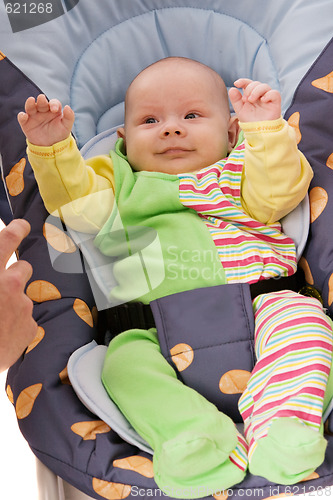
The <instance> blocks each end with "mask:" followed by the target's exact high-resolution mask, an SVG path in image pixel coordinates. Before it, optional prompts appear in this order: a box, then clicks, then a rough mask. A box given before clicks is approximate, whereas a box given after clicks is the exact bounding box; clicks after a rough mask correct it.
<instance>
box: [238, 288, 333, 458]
mask: <svg viewBox="0 0 333 500" xmlns="http://www.w3.org/2000/svg"><path fill="white" fill-rule="evenodd" d="M253 307H254V312H255V324H256V331H255V348H256V356H257V359H258V361H257V364H256V366H255V368H254V370H253V372H252V375H251V378H250V381H249V383H248V386H247V389H246V390H245V392H244V393H243V395H242V396H241V398H240V401H239V409H240V412H241V414H242V417H243V419H244V423H245V436H246V438H247V442H248V443H249V460H251V456H252V454H253V452H254V450H255V447H256V443H257V442H258V440H259V439H261V438H263V437H265V436H266V435H267V433H268V430H269V427H270V426H271V424H272V422H273V421H274V420H276V419H277V418H279V417H294V418H297V419H299V420H300V421H302V422H304V423H305V424H306V425H308V426H310V427H311V428H312V429H314V430H316V431H319V429H320V426H321V422H322V411H323V399H324V394H325V389H326V383H327V379H328V375H329V372H330V368H331V360H332V329H331V324H330V322H329V320H328V318H327V317H326V316H325V314H324V312H323V309H322V306H321V304H320V302H319V301H318V300H317V299H314V298H310V297H304V296H303V295H299V294H297V293H295V292H291V291H280V292H275V293H270V294H264V295H259V296H258V297H256V299H255V300H254V301H253Z"/></svg>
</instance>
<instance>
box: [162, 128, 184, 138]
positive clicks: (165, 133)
mask: <svg viewBox="0 0 333 500" xmlns="http://www.w3.org/2000/svg"><path fill="white" fill-rule="evenodd" d="M173 134H174V135H181V131H180V130H177V129H176V130H173V129H168V130H165V131H164V135H165V136H168V135H173Z"/></svg>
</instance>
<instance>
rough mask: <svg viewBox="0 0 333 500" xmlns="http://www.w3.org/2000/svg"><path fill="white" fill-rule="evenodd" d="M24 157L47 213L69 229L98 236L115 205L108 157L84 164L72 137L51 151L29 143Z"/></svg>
mask: <svg viewBox="0 0 333 500" xmlns="http://www.w3.org/2000/svg"><path fill="white" fill-rule="evenodd" d="M27 153H28V158H29V161H30V163H31V166H32V169H33V171H34V174H35V177H36V181H37V184H38V187H39V191H40V194H41V197H42V199H43V201H44V204H45V207H46V210H47V211H48V212H49V213H50V214H52V215H56V216H59V217H61V218H62V219H63V220H64V222H65V224H67V225H68V226H69V227H71V228H72V229H75V230H77V231H82V232H85V233H93V234H95V233H97V232H98V231H99V230H100V229H101V227H102V226H103V224H104V223H105V222H106V220H107V219H108V217H109V215H110V213H111V210H112V207H113V203H114V175H113V165H112V160H111V157H110V156H108V155H101V156H95V157H94V158H90V159H88V160H84V159H83V158H82V156H81V154H80V152H79V150H78V148H77V146H76V143H75V140H74V139H73V137H71V136H70V137H68V138H67V139H65V140H64V141H61V142H58V143H56V144H54V145H53V146H50V147H41V146H35V145H33V144H30V143H29V142H28V148H27Z"/></svg>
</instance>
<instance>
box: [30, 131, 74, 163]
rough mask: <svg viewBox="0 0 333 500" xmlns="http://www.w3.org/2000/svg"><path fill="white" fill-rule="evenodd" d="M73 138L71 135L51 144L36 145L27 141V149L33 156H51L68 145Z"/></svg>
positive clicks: (60, 151)
mask: <svg viewBox="0 0 333 500" xmlns="http://www.w3.org/2000/svg"><path fill="white" fill-rule="evenodd" d="M72 140H74V139H73V138H72V136H71V135H69V136H68V137H67V138H66V139H64V140H63V141H60V142H56V143H55V144H52V146H36V145H35V144H31V142H29V141H27V145H28V151H29V153H32V154H33V155H35V156H39V157H43V158H53V157H54V156H55V155H56V154H59V153H62V152H63V151H65V149H67V148H68V147H69V146H70V143H71V141H72Z"/></svg>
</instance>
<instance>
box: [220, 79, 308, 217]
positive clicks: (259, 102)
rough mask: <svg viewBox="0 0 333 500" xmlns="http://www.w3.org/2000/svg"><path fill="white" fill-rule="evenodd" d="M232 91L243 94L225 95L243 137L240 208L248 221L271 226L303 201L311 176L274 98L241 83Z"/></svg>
mask: <svg viewBox="0 0 333 500" xmlns="http://www.w3.org/2000/svg"><path fill="white" fill-rule="evenodd" d="M235 86H236V87H238V88H242V89H243V95H242V94H241V92H240V91H239V90H237V89H236V88H233V89H230V91H229V96H230V100H231V103H232V105H233V107H234V110H235V112H236V114H237V117H238V119H239V121H240V125H241V128H242V129H243V132H244V135H245V169H244V172H243V177H242V188H241V190H242V205H243V208H244V209H245V210H246V212H247V213H248V214H249V215H250V216H252V217H253V218H254V219H256V220H259V221H261V222H264V223H265V224H266V223H272V222H276V221H278V220H280V219H281V218H282V217H284V216H285V215H286V214H287V213H289V212H291V211H292V210H293V209H294V208H295V207H296V206H297V205H298V204H299V203H300V202H301V201H302V200H303V198H304V197H305V195H306V193H307V190H308V188H309V184H310V181H311V179H312V176H313V172H312V169H311V167H310V165H309V163H308V162H307V160H306V158H305V157H304V155H303V154H302V153H301V152H300V151H299V150H298V148H297V144H296V138H295V133H294V130H293V129H292V128H291V127H290V126H289V125H288V123H287V122H286V121H285V120H283V119H282V117H281V96H280V93H279V92H278V91H277V90H272V89H271V87H270V86H269V85H267V84H265V83H260V82H253V81H251V80H248V79H246V78H242V79H240V80H237V81H236V82H235ZM257 122H258V123H257Z"/></svg>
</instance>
